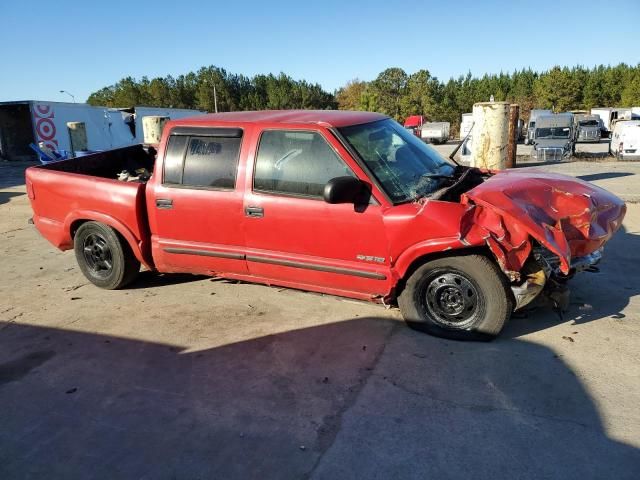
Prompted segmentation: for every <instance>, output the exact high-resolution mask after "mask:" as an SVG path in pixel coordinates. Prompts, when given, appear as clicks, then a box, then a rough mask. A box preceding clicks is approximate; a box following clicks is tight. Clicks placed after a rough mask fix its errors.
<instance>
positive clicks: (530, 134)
mask: <svg viewBox="0 0 640 480" xmlns="http://www.w3.org/2000/svg"><path fill="white" fill-rule="evenodd" d="M552 114H553V112H552V111H551V110H539V109H535V110H531V112H530V113H529V122H528V123H527V136H526V137H525V138H524V144H525V145H529V144H530V143H533V140H534V139H535V131H536V119H537V118H538V117H541V116H542V115H552Z"/></svg>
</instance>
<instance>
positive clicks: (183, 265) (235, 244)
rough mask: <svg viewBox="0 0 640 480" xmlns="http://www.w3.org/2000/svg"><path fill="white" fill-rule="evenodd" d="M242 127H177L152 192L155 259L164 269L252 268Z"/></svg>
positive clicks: (222, 270) (242, 270)
mask: <svg viewBox="0 0 640 480" xmlns="http://www.w3.org/2000/svg"><path fill="white" fill-rule="evenodd" d="M242 138H243V131H242V130H241V129H234V128H192V127H189V128H186V127H177V128H174V129H173V130H172V132H171V135H170V136H169V139H168V141H167V142H168V143H167V147H166V154H165V159H164V171H163V172H156V173H155V175H158V180H156V183H155V186H154V188H153V189H150V190H148V192H147V196H148V199H147V205H149V220H150V225H151V231H152V236H151V239H152V249H153V258H154V260H155V262H156V267H157V268H158V269H159V270H160V271H165V272H181V271H186V272H191V273H202V274H214V273H227V272H232V273H240V274H246V273H247V266H246V262H245V260H244V233H243V231H242V222H243V221H244V213H243V202H242V191H243V188H242V187H243V185H242V182H241V181H240V179H238V178H237V177H238V175H237V173H238V160H239V158H240V155H241V147H242V143H243V142H242Z"/></svg>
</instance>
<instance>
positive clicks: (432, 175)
mask: <svg viewBox="0 0 640 480" xmlns="http://www.w3.org/2000/svg"><path fill="white" fill-rule="evenodd" d="M339 131H340V133H341V134H342V135H343V136H344V138H345V139H346V141H347V143H349V145H351V147H353V149H354V150H356V152H357V153H358V154H359V155H360V157H361V158H362V160H364V162H365V163H366V165H367V167H368V168H369V170H370V171H371V172H372V173H373V175H374V176H375V177H376V179H377V180H378V182H379V183H380V184H381V186H382V188H383V189H384V190H385V192H386V193H387V194H388V195H389V197H391V199H392V201H393V202H394V203H400V202H406V201H409V200H414V199H416V198H418V197H422V196H426V195H430V194H431V193H433V192H435V191H436V190H437V189H438V188H439V187H440V186H441V184H442V183H443V181H445V180H446V179H447V178H450V177H451V176H452V175H453V172H454V170H455V169H454V167H453V165H451V164H450V163H448V162H447V161H446V160H445V159H444V158H442V157H441V156H440V155H439V154H438V153H437V152H436V151H435V150H434V149H433V148H431V147H430V146H428V145H427V144H425V143H424V142H423V141H422V140H420V139H419V138H417V137H415V136H414V135H411V133H410V132H408V131H407V130H406V129H404V128H402V126H401V125H400V124H398V123H397V122H395V121H393V120H390V119H388V120H380V121H378V122H373V123H365V124H364V125H353V126H350V127H344V128H340V129H339Z"/></svg>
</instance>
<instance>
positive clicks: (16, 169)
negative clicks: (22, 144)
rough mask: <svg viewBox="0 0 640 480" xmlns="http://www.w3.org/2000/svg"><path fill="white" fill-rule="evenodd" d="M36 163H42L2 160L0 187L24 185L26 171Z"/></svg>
mask: <svg viewBox="0 0 640 480" xmlns="http://www.w3.org/2000/svg"><path fill="white" fill-rule="evenodd" d="M34 165H40V163H39V162H7V161H0V188H9V187H16V186H19V185H24V171H25V170H26V169H27V168H29V167H33V166H34Z"/></svg>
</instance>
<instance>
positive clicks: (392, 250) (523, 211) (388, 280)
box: [26, 111, 625, 339]
mask: <svg viewBox="0 0 640 480" xmlns="http://www.w3.org/2000/svg"><path fill="white" fill-rule="evenodd" d="M157 148H158V150H157V154H156V153H155V149H152V148H145V147H143V146H135V147H128V148H123V149H118V150H112V151H109V152H103V153H98V154H94V155H91V156H87V157H83V158H78V159H72V160H67V161H62V162H58V163H53V164H49V165H46V166H37V167H32V168H29V169H27V172H26V186H27V193H28V196H29V199H30V201H31V205H32V208H33V213H34V215H33V222H34V224H35V226H36V228H37V229H38V230H39V231H40V233H41V234H42V235H43V236H44V237H45V238H47V239H48V240H49V241H50V242H51V243H52V244H53V245H55V246H56V247H58V248H60V249H62V250H67V249H72V248H73V249H74V250H75V256H76V259H77V261H78V264H79V265H80V268H81V269H82V272H83V273H84V275H86V277H87V278H88V279H89V280H90V281H91V282H93V283H94V284H96V285H98V286H100V287H103V288H107V289H115V288H121V287H124V286H125V285H127V284H128V283H129V282H131V281H132V280H133V279H134V278H135V277H136V275H137V274H138V271H139V270H140V265H141V264H142V265H144V266H145V267H146V268H147V269H149V270H153V271H157V272H189V273H194V274H205V275H212V276H219V277H225V278H230V279H238V280H243V281H249V282H259V283H264V284H267V285H280V286H285V287H292V288H297V289H303V290H312V291H317V292H324V293H329V294H334V295H341V296H346V297H353V298H359V299H367V300H372V301H378V302H385V303H391V302H397V303H398V305H399V307H400V310H401V312H402V314H403V316H404V318H405V320H406V321H407V322H408V323H409V325H410V326H412V327H414V328H417V329H420V330H423V331H427V332H429V333H432V334H435V335H440V336H445V337H449V338H457V339H490V338H492V337H494V336H496V335H497V334H498V333H499V332H500V330H501V329H502V327H503V325H504V324H505V322H506V321H507V320H508V318H509V316H510V315H511V313H512V311H513V310H514V309H518V308H522V307H523V306H525V305H527V304H528V303H530V302H531V301H532V300H533V299H534V298H536V297H538V296H544V295H547V296H548V297H550V298H551V299H552V300H553V302H554V303H555V304H560V303H562V299H563V298H566V295H565V294H564V293H565V292H566V287H564V285H565V283H566V281H567V280H568V279H569V278H571V276H573V274H574V273H575V272H577V271H580V270H585V269H590V268H593V267H592V266H593V265H594V264H595V263H597V262H598V261H599V259H600V256H601V251H602V247H603V245H604V243H605V242H606V241H607V240H608V239H609V238H610V237H611V236H612V235H613V233H614V232H615V231H616V230H617V229H618V228H619V227H620V224H621V223H622V219H623V217H624V214H625V205H624V203H623V202H622V201H621V200H620V199H618V198H617V197H616V196H614V195H612V194H610V193H608V192H606V191H605V190H603V189H601V188H599V187H596V186H594V185H592V184H590V183H587V182H583V181H581V180H577V179H574V178H571V177H567V176H563V175H554V174H547V173H542V172H535V171H527V172H525V171H523V170H509V171H500V172H496V171H482V170H478V169H475V168H469V167H463V166H460V165H457V164H454V163H452V162H449V161H448V160H445V159H444V158H442V157H441V156H440V155H439V154H437V153H436V152H435V151H434V150H433V149H432V148H431V147H429V146H428V145H425V144H424V143H423V142H422V141H420V139H418V138H416V137H415V136H414V135H412V134H411V133H410V132H409V131H407V130H406V129H404V128H403V127H402V126H401V125H399V124H398V123H396V122H395V121H393V120H391V119H389V118H388V117H386V116H383V115H380V114H376V113H365V112H346V111H263V112H234V113H222V114H215V115H208V116H202V117H197V118H193V119H187V120H184V119H183V120H178V121H172V122H169V123H168V124H167V126H166V127H165V130H164V134H163V138H162V141H161V143H160V145H159V146H158V147H157ZM156 157H157V158H156ZM140 172H142V174H140ZM146 172H149V174H150V178H149V175H147V174H146Z"/></svg>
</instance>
